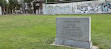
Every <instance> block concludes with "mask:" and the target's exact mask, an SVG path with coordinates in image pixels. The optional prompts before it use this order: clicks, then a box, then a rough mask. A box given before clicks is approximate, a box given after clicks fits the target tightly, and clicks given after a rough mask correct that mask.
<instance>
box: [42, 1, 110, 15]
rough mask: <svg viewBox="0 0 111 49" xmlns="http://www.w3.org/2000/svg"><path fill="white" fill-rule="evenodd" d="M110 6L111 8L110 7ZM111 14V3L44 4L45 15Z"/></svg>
mask: <svg viewBox="0 0 111 49" xmlns="http://www.w3.org/2000/svg"><path fill="white" fill-rule="evenodd" d="M109 5H110V7H109ZM94 13H111V3H107V4H106V3H105V2H104V1H99V2H98V1H87V2H74V3H61V4H43V14H51V15H54V14H94Z"/></svg>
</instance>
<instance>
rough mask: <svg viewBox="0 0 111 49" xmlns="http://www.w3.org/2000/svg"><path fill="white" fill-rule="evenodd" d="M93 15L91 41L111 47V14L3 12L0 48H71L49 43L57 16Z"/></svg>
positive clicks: (107, 48) (52, 36) (54, 34)
mask: <svg viewBox="0 0 111 49" xmlns="http://www.w3.org/2000/svg"><path fill="white" fill-rule="evenodd" d="M76 16H79V17H84V16H85V17H86V16H87V17H88V16H91V18H92V31H91V33H92V42H93V44H94V45H96V46H98V47H99V49H111V15H110V14H94V15H6V16H0V49H74V48H68V47H59V46H52V45H50V44H51V43H53V42H54V39H55V36H56V17H76Z"/></svg>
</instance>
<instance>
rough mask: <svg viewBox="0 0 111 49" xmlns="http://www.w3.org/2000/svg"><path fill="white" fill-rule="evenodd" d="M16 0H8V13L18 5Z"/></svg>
mask: <svg viewBox="0 0 111 49" xmlns="http://www.w3.org/2000/svg"><path fill="white" fill-rule="evenodd" d="M18 5H19V4H18V0H9V7H8V8H9V11H11V12H10V13H12V12H14V11H15V10H16V9H15V8H17V7H18Z"/></svg>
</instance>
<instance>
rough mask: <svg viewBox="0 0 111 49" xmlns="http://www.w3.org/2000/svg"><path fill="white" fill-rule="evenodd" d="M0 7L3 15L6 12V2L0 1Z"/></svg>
mask: <svg viewBox="0 0 111 49" xmlns="http://www.w3.org/2000/svg"><path fill="white" fill-rule="evenodd" d="M0 6H1V7H2V12H3V13H4V12H5V11H6V7H7V2H6V0H0Z"/></svg>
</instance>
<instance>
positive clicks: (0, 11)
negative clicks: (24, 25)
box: [0, 6, 2, 15]
mask: <svg viewBox="0 0 111 49" xmlns="http://www.w3.org/2000/svg"><path fill="white" fill-rule="evenodd" d="M0 15H2V8H1V6H0Z"/></svg>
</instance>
